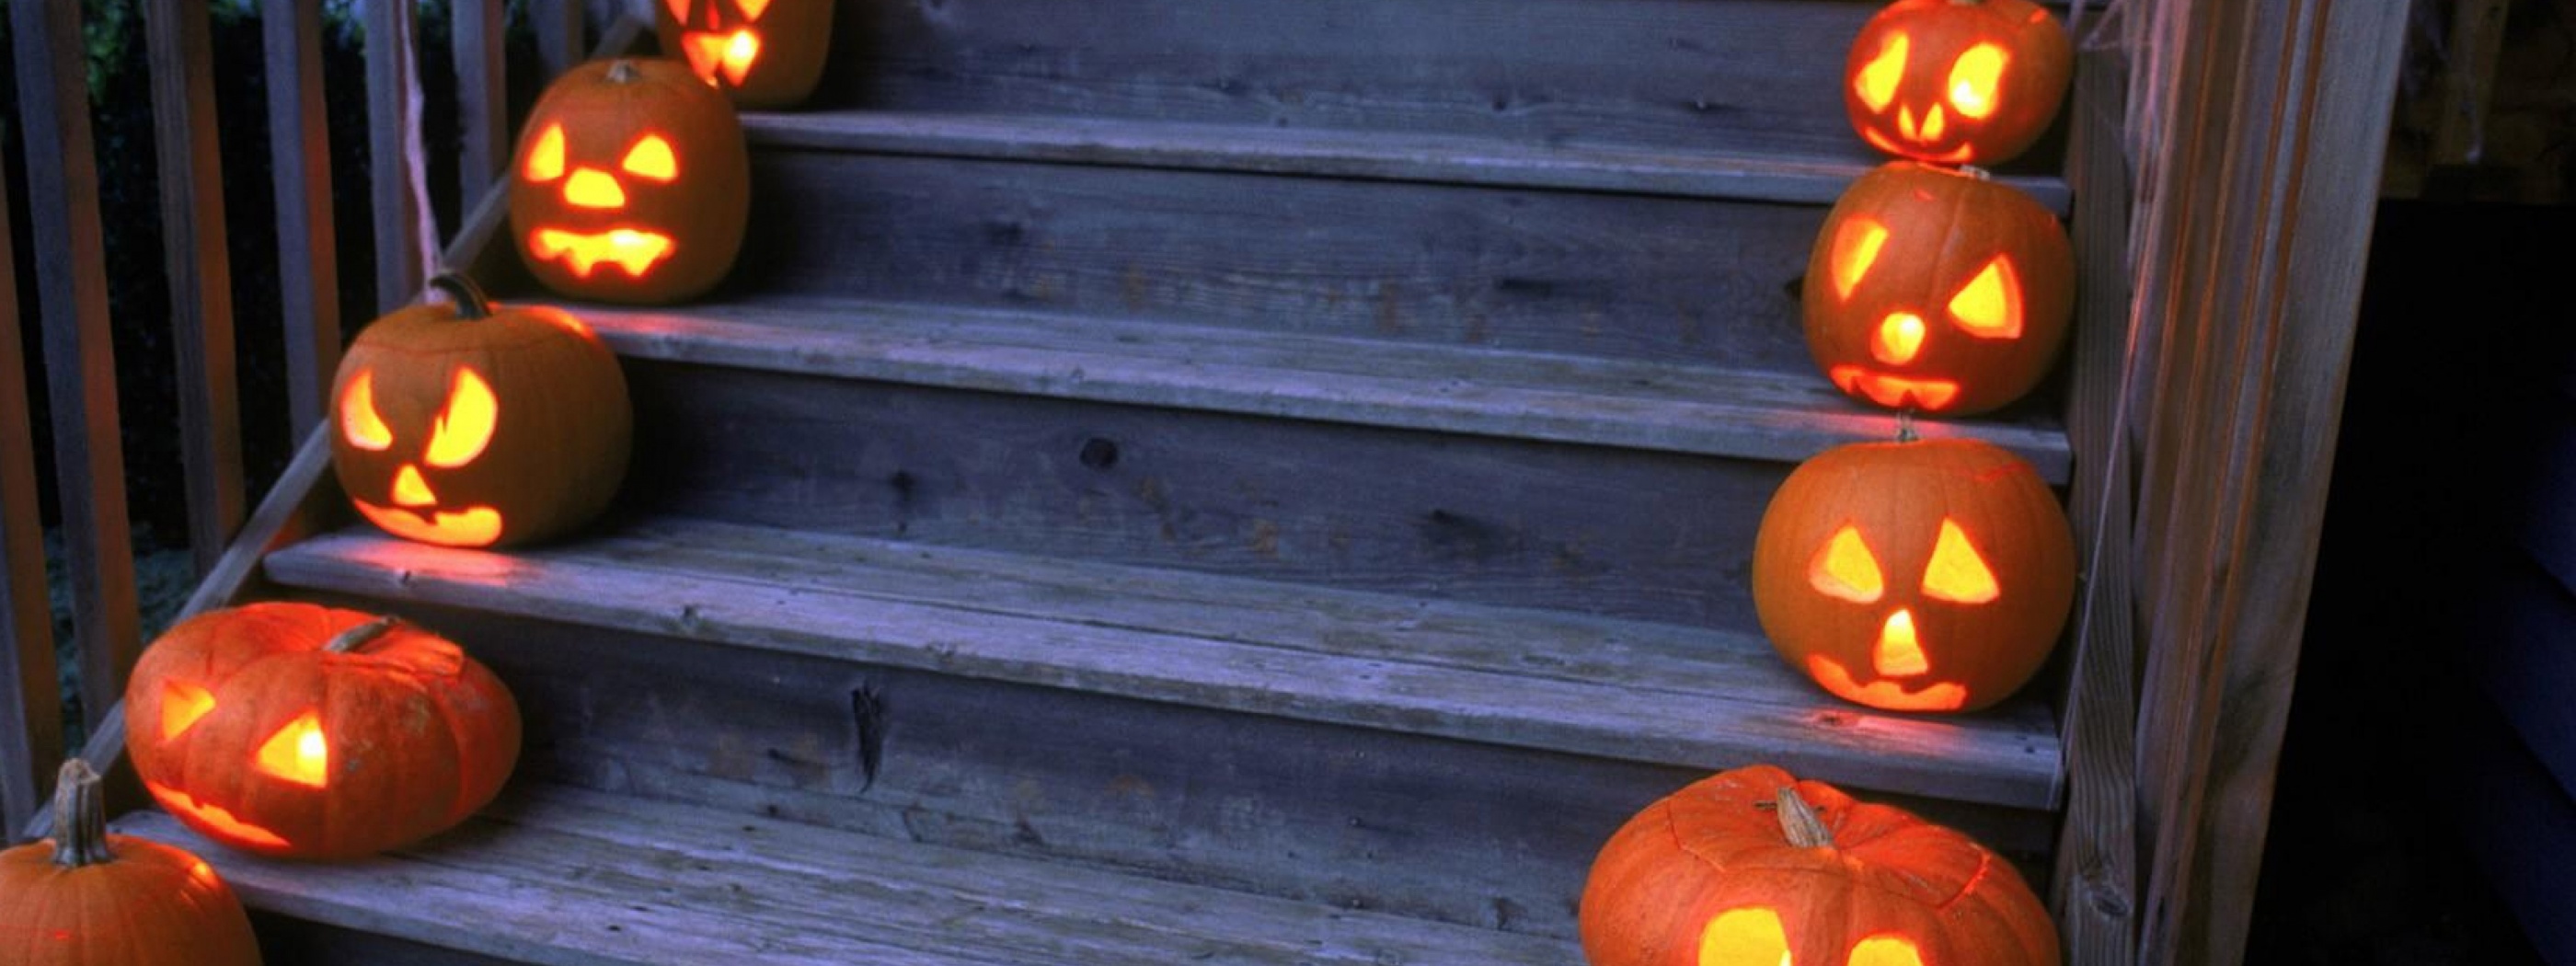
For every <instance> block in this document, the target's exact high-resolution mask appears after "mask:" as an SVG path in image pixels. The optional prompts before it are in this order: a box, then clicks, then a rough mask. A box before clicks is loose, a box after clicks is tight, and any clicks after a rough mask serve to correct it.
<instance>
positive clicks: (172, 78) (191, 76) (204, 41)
mask: <svg viewBox="0 0 2576 966" xmlns="http://www.w3.org/2000/svg"><path fill="white" fill-rule="evenodd" d="M144 33H145V43H146V45H147V47H148V50H149V53H150V58H151V69H152V119H153V137H152V143H153V145H154V154H155V156H156V157H157V158H158V160H159V162H160V165H159V166H160V169H161V244H162V253H163V258H164V263H165V264H167V265H168V266H169V273H170V323H171V327H172V328H173V329H174V330H175V331H174V333H173V341H174V342H175V343H176V344H177V347H178V353H179V448H180V452H181V455H182V458H183V460H184V462H185V464H186V467H187V493H188V549H189V551H190V552H191V553H192V554H193V555H194V556H195V558H196V563H197V576H199V577H203V576H205V574H206V571H207V570H208V569H209V568H212V567H213V566H214V565H215V558H216V557H218V556H221V555H222V554H223V552H224V544H225V543H227V542H229V541H231V540H232V536H233V530H234V528H236V527H239V526H241V519H242V512H243V510H242V505H243V504H242V450H241V446H242V442H241V436H242V432H241V407H240V403H239V400H240V397H241V389H240V385H239V384H238V382H237V381H236V380H235V378H234V371H235V369H234V358H233V292H232V259H231V257H230V256H229V255H228V254H226V252H225V249H224V173H223V151H222V149H221V148H220V146H219V145H218V144H217V143H216V138H215V68H214V43H213V40H212V39H211V38H210V37H209V36H208V34H207V28H206V5H205V4H204V3H202V2H199V0H152V2H151V3H149V4H147V5H145V7H144Z"/></svg>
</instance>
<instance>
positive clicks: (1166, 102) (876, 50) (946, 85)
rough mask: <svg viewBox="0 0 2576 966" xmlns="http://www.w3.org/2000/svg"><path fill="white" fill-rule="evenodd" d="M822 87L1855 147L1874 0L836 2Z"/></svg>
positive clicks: (1217, 116)
mask: <svg viewBox="0 0 2576 966" xmlns="http://www.w3.org/2000/svg"><path fill="white" fill-rule="evenodd" d="M840 12H841V17H840V18H839V24H838V30H837V34H838V36H837V37H836V38H835V41H834V42H835V46H834V49H833V54H832V57H833V59H832V65H831V68H830V70H829V73H828V74H827V76H826V77H825V78H824V81H823V92H822V93H821V94H819V95H818V96H817V100H818V101H820V102H822V103H825V104H835V105H840V104H849V105H858V106H865V107H871V108H886V109H898V110H931V111H973V112H992V113H1003V114H1073V115H1081V116H1087V117H1125V118H1140V119H1152V120H1175V121H1191V122H1202V123H1230V124H1259V125H1279V126H1287V127H1313V128H1343V129H1364V130H1388V131H1405V132H1414V133H1435V132H1436V133H1448V134H1466V135H1484V136H1494V137H1504V138H1511V139H1515V140H1523V141H1540V142H1553V141H1561V140H1564V139H1567V138H1575V137H1579V138H1581V139H1583V140H1584V141H1586V142H1594V143H1599V142H1611V143H1623V144H1638V145H1659V146H1671V147H1677V148H1684V149H1699V150H1710V149H1728V150H1734V151H1739V152H1741V151H1749V150H1769V149H1780V150H1804V151H1816V150H1825V151H1834V150H1841V151H1848V152H1852V153H1858V151H1859V150H1860V145H1859V142H1858V141H1857V139H1856V138H1854V137H1853V135H1852V133H1851V129H1850V127H1849V125H1848V124H1847V123H1846V122H1845V121H1844V120H1843V111H1842V95H1841V84H1840V81H1839V77H1840V73H1841V69H1842V62H1843V56H1844V54H1845V52H1846V51H1847V50H1848V48H1849V46H1850V44H1851V39H1852V38H1853V37H1854V36H1856V35H1857V34H1858V33H1859V29H1860V24H1861V22H1862V21H1863V20H1866V19H1867V18H1868V17H1869V15H1870V14H1871V13H1873V12H1875V7H1874V6H1873V5H1871V4H1865V3H1848V2H1814V0H1808V2H1778V0H1754V2H1734V0H1730V2H1709V0H1540V2H1523V3H1494V2H1491V0H1301V2H1297V3H1275V2H1270V0H1214V2H1209V0H1197V2H1190V3H1174V2H1171V0H1085V2H1082V3H1061V2H1051V0H900V2H889V3H870V4H843V5H842V7H841V11H840Z"/></svg>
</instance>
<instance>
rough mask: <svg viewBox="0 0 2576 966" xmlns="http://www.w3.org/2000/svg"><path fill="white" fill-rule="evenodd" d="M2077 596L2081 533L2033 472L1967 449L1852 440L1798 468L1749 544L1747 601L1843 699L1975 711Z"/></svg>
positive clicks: (2015, 675) (2006, 688) (2004, 684)
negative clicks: (2077, 551)
mask: <svg viewBox="0 0 2576 966" xmlns="http://www.w3.org/2000/svg"><path fill="white" fill-rule="evenodd" d="M2074 600H2075V537H2074V533H2073V531H2072V530H2071V529H2070V528H2069V527H2068V526H2067V523H2066V515H2065V512H2064V511H2062V510H2060V509H2059V507H2058V504H2057V497H2056V495H2055V494H2053V493H2051V492H2049V489H2048V485H2047V484H2046V483H2043V482H2041V481H2040V478H2039V474H2038V472H2037V471H2035V470H2033V469H2032V468H2031V466H2030V464H2029V463H2027V462H2024V461H2023V460H2022V459H2021V458H2020V457H2018V456H2014V455H2013V454H2012V453H2011V452H2009V451H2007V450H2005V449H2003V448H2002V447H1999V446H1996V445H1994V444H1992V443H1987V442H1983V441H1980V440H1974V439H1939V440H1900V441H1898V442H1892V443H1851V444H1846V445H1843V446H1838V447H1835V448H1833V449H1829V450H1826V451H1825V452H1823V453H1820V454H1817V455H1816V456H1815V457H1814V458H1812V459H1809V460H1808V461H1806V462H1805V463H1802V464H1800V465H1799V466H1798V468H1797V469H1796V470H1794V471H1792V472H1791V473H1790V474H1789V478H1788V479H1787V480H1786V481H1784V482H1782V483H1781V484H1780V488H1779V490H1778V491H1776V492H1775V493H1773V494H1772V497H1771V504H1770V506H1769V507H1768V508H1766V509H1765V510H1764V511H1763V513H1762V524H1761V527H1760V529H1759V530H1757V531H1756V532H1755V535H1754V541H1753V605H1754V612H1755V615H1756V616H1757V617H1759V618H1760V620H1761V623H1762V630H1763V632H1764V633H1765V634H1767V635H1769V636H1770V638H1771V645H1772V647H1773V648H1775V649H1777V650H1778V651H1779V652H1780V656H1781V658H1782V659H1784V660H1786V661H1788V662H1789V665H1790V666H1791V667H1794V668H1797V669H1798V670H1800V671H1803V672H1806V674H1807V676H1808V677H1810V678H1812V679H1814V680H1815V682H1816V683H1817V684H1818V685H1820V686H1822V687H1823V688H1824V689H1825V690H1826V691H1829V692H1832V693H1833V694H1834V695H1836V696H1838V697H1841V698H1843V699H1844V700H1847V701H1853V702H1856V703H1859V704H1865V705H1868V706H1870V707H1874V708H1882V709H1886V710H1891V711H1973V710H1977V709H1980V708H1984V707H1987V706H1990V705H1992V704H1994V703H1995V702H1998V701H2001V700H2003V699H2004V698H2005V697H2006V696H2008V695H2010V694H2012V693H2013V692H2014V691H2015V690H2017V689H2019V688H2020V687H2021V686H2022V685H2023V684H2024V683H2026V682H2028V681H2029V680H2030V678H2031V676H2032V675H2033V674H2036V673H2038V671H2039V668H2040V665H2041V664H2043V663H2045V662H2046V661H2047V660H2048V654H2049V652H2050V651H2051V650H2053V649H2054V648H2055V647H2056V644H2057V637H2058V633H2059V632H2060V631H2062V630H2064V629H2065V626H2066V615H2067V612H2068V610H2069V609H2070V608H2071V607H2072V606H2073V604H2074Z"/></svg>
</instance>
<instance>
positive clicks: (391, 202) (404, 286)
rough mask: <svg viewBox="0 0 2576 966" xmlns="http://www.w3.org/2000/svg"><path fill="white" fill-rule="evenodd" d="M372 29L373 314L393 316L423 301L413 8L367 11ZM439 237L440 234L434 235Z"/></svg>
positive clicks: (404, 1) (403, 3)
mask: <svg viewBox="0 0 2576 966" xmlns="http://www.w3.org/2000/svg"><path fill="white" fill-rule="evenodd" d="M364 10H365V15H366V28H367V51H366V53H367V180H368V184H369V192H368V194H369V200H370V202H371V207H372V210H373V211H374V214H375V245H376V311H377V312H379V313H384V312H391V311H393V310H394V309H396V308H400V307H402V306H404V305H408V304H410V302H411V300H412V297H413V296H414V295H417V294H419V293H420V287H421V283H423V282H425V281H427V279H426V278H425V277H424V276H422V274H421V250H420V245H421V242H420V238H421V235H420V220H421V219H423V218H427V217H431V214H430V213H429V212H426V211H423V210H421V207H420V204H419V198H418V196H416V195H414V194H412V190H411V161H410V155H409V153H408V151H407V149H406V148H405V146H404V137H405V134H406V132H408V131H410V130H411V127H412V125H414V124H417V123H419V122H420V119H419V118H418V117H416V116H414V115H413V114H412V110H411V102H410V94H409V91H410V85H411V80H412V61H413V60H414V59H415V57H416V56H417V51H414V50H413V49H412V48H411V46H410V44H408V43H406V42H405V41H407V40H408V39H409V38H410V37H411V36H412V31H411V28H410V24H411V23H412V17H413V13H414V11H413V2H412V0H371V2H369V3H367V4H365V5H364ZM431 234H433V235H434V234H436V232H434V231H433V232H431Z"/></svg>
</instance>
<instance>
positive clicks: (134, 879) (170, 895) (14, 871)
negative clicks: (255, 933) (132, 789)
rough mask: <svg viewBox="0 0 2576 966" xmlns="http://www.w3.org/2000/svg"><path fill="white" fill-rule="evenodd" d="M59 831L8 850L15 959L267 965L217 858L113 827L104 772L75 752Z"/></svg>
mask: <svg viewBox="0 0 2576 966" xmlns="http://www.w3.org/2000/svg"><path fill="white" fill-rule="evenodd" d="M60 774H61V778H60V781H59V784H57V785H56V786H55V789H54V837H53V838H51V839H48V840H46V841H43V842H37V843H32V844H28V845H21V846H19V847H17V848H14V849H10V850H8V851H5V852H0V949H6V950H7V951H8V953H7V954H8V956H9V962H10V963H12V964H14V966H181V964H186V966H259V943H258V941H257V940H255V939H253V938H252V936H251V931H250V917H248V916H246V915H243V914H242V906H241V900H239V899H236V898H234V897H233V890H232V889H231V888H230V887H228V886H226V885H224V880H222V879H220V878H217V877H216V876H215V870H214V868H213V867H212V866H209V865H207V864H206V863H205V862H203V861H201V860H199V859H198V858H197V857H196V856H194V855H190V854H188V853H187V852H185V851H183V850H180V849H176V848H172V847H170V846H167V845H162V844H160V843H158V842H153V841H149V840H146V839H138V838H133V837H130V836H124V835H109V834H107V811H106V807H105V805H104V804H103V803H102V796H101V794H100V792H99V787H98V773H97V772H95V771H92V770H90V767H89V765H88V763H86V762H83V761H81V760H80V759H78V758H74V759H72V760H71V761H68V762H65V763H63V768H62V772H61V773H60Z"/></svg>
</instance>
